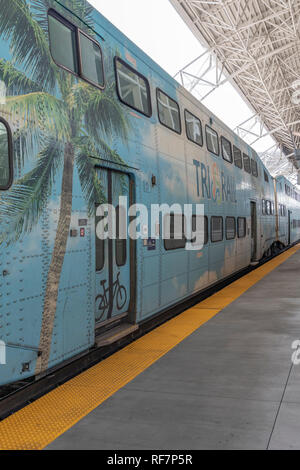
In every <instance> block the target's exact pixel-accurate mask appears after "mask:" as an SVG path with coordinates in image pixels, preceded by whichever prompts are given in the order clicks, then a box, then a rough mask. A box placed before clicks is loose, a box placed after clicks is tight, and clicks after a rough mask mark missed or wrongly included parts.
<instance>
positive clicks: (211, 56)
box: [170, 0, 300, 168]
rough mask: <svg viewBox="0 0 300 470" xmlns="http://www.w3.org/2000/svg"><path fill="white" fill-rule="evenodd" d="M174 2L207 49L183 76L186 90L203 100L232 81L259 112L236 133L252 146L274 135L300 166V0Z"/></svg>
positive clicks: (239, 127)
mask: <svg viewBox="0 0 300 470" xmlns="http://www.w3.org/2000/svg"><path fill="white" fill-rule="evenodd" d="M170 2H171V3H172V4H173V6H174V7H175V8H176V10H177V11H178V13H179V14H180V15H181V17H182V18H183V19H184V21H185V22H186V23H187V25H188V26H189V28H190V29H191V31H192V32H193V33H194V34H195V36H196V37H197V38H198V39H199V41H200V43H201V44H202V46H203V48H204V49H203V52H202V54H201V55H199V57H197V59H195V60H194V61H193V62H191V63H190V64H188V65H187V66H186V67H185V68H184V69H182V70H181V71H180V72H179V74H178V76H179V77H180V79H181V82H182V84H183V86H185V87H186V88H187V89H189V90H190V91H192V92H193V93H194V94H195V95H196V96H197V97H198V98H199V99H200V100H203V99H204V98H206V97H207V96H208V95H209V94H210V93H212V92H213V91H214V90H215V89H216V88H218V87H220V86H221V85H223V84H225V83H226V82H228V81H229V82H230V83H232V84H233V85H234V86H235V88H236V89H237V90H238V92H239V94H240V95H241V96H242V98H243V99H244V100H245V101H246V102H247V103H248V105H249V106H250V108H251V109H252V111H253V116H251V118H249V120H247V121H246V122H244V123H242V124H241V125H240V126H238V127H237V128H236V131H237V132H238V133H239V134H240V135H241V136H243V137H245V136H247V139H246V140H248V141H249V138H250V139H252V141H251V142H249V143H252V144H253V143H255V142H257V140H258V139H262V138H263V137H265V136H267V135H269V136H271V137H273V138H274V140H275V142H276V143H277V144H278V147H279V148H280V149H281V153H282V154H283V155H286V156H288V166H292V165H291V162H292V164H294V166H295V168H299V163H298V161H297V158H296V157H294V156H295V150H296V149H299V148H300V108H299V106H300V0H170ZM251 133H252V134H251ZM276 155H277V157H278V153H276ZM273 157H274V155H273ZM277 157H276V158H277ZM283 158H284V157H283Z"/></svg>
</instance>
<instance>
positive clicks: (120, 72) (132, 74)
mask: <svg viewBox="0 0 300 470" xmlns="http://www.w3.org/2000/svg"><path fill="white" fill-rule="evenodd" d="M116 74H117V89H118V95H119V98H120V100H121V101H122V102H123V103H124V104H127V106H130V107H131V108H133V109H135V110H136V111H139V112H140V113H142V114H145V116H148V117H150V116H151V114H152V110H151V97H150V87H149V83H148V80H147V79H146V78H145V77H143V75H141V74H140V73H138V72H137V71H136V70H134V69H133V68H132V67H130V66H129V65H128V64H126V63H125V62H123V61H122V60H121V59H116Z"/></svg>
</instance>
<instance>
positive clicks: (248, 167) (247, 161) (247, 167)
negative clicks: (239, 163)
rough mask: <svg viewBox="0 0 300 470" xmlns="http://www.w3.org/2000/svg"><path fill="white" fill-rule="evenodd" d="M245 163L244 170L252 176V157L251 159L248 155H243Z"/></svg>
mask: <svg viewBox="0 0 300 470" xmlns="http://www.w3.org/2000/svg"><path fill="white" fill-rule="evenodd" d="M243 161H244V170H245V171H246V172H247V173H250V174H251V163H250V157H249V156H248V155H247V154H246V153H244V154H243Z"/></svg>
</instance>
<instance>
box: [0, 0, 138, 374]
mask: <svg viewBox="0 0 300 470" xmlns="http://www.w3.org/2000/svg"><path fill="white" fill-rule="evenodd" d="M30 3H31V6H29V5H28V3H27V2H26V0H10V2H9V8H7V0H0V11H1V15H0V32H1V36H2V38H3V39H6V40H7V41H9V44H10V50H11V55H12V57H13V60H12V62H7V61H4V60H0V80H2V81H4V82H5V85H6V87H7V98H6V102H5V104H4V105H3V106H1V105H0V112H1V113H4V115H5V114H7V115H8V116H9V118H10V122H12V123H13V124H14V125H15V129H14V141H15V148H18V149H19V151H17V152H15V153H16V155H15V167H16V168H18V169H20V170H21V169H22V168H23V166H24V164H25V163H26V160H27V159H28V158H29V156H31V157H30V158H31V159H32V155H35V156H36V158H35V161H36V164H35V166H34V167H33V169H32V170H31V171H30V172H29V173H27V174H25V176H23V177H21V178H20V179H19V180H17V181H16V182H15V183H14V186H13V187H12V189H11V190H10V191H9V192H8V193H6V194H4V195H3V196H2V198H1V200H0V205H1V218H2V220H4V219H5V221H6V223H7V222H9V230H7V233H5V234H3V235H2V239H0V245H1V243H12V242H15V241H16V240H18V239H19V238H20V237H21V236H23V235H24V234H26V233H29V232H30V231H31V230H32V229H33V227H34V226H36V224H37V223H38V221H39V218H40V216H41V215H42V213H43V211H44V209H45V207H46V205H47V203H48V202H49V198H50V196H51V192H52V186H53V183H54V181H55V178H56V175H58V174H59V172H61V171H62V188H61V199H60V214H59V220H58V226H57V232H56V239H55V244H54V249H53V255H52V260H51V264H50V268H49V272H48V279H47V284H46V291H45V299H44V310H43V320H42V328H41V336H40V349H41V351H42V355H41V359H40V363H39V364H38V366H37V372H41V371H44V370H45V369H46V368H47V366H48V362H49V356H50V348H51V340H52V332H53V325H54V319H55V312H56V304H57V297H58V289H59V282H60V277H61V272H62V267H63V262H64V256H65V252H66V246H67V240H68V234H69V230H70V222H71V214H72V190H73V177H74V176H73V173H74V166H75V165H76V166H77V169H78V174H79V177H80V181H81V186H82V190H83V192H84V195H85V198H86V201H87V206H88V209H89V213H90V215H92V214H93V212H94V207H95V201H97V202H102V201H103V200H104V193H103V190H102V186H101V181H100V180H99V179H98V177H97V176H96V172H95V171H94V169H93V165H92V163H91V161H90V158H89V157H88V156H92V155H95V156H99V155H100V156H101V157H102V158H106V159H108V160H111V161H115V162H117V163H120V162H121V161H122V160H121V158H120V157H119V155H118V154H117V153H116V152H115V151H114V150H112V149H111V148H110V145H109V144H108V142H110V139H111V138H112V137H113V136H114V135H117V136H118V137H119V138H121V139H122V140H123V141H124V142H126V139H127V135H128V130H129V129H128V126H127V123H126V120H125V117H124V115H123V113H122V110H121V108H120V106H119V104H118V101H117V100H116V99H115V98H114V96H115V93H114V89H113V78H112V76H111V77H107V82H108V83H107V85H106V89H105V91H103V92H101V91H99V90H98V89H97V88H95V87H92V86H90V85H89V84H87V83H85V82H83V81H81V80H78V79H77V78H76V77H75V76H73V75H72V74H70V73H67V72H65V71H63V70H62V69H60V68H58V67H57V66H56V65H55V64H54V63H53V61H52V60H51V56H50V51H49V43H48V22H47V10H48V8H50V7H52V6H53V5H54V4H55V5H56V2H54V1H51V0H31V2H30ZM64 4H65V6H66V7H67V8H68V9H69V10H70V11H72V12H73V13H74V14H75V15H76V16H77V17H79V18H81V20H82V24H83V25H84V26H83V28H85V29H86V31H87V32H89V34H91V30H90V28H91V27H92V26H93V20H92V11H93V10H92V7H90V6H89V5H88V4H87V3H86V2H85V0H65V2H64ZM12 235H13V238H12Z"/></svg>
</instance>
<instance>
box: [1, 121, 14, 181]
mask: <svg viewBox="0 0 300 470" xmlns="http://www.w3.org/2000/svg"><path fill="white" fill-rule="evenodd" d="M11 157H12V155H11V134H10V130H9V127H8V125H7V124H6V123H5V122H4V121H1V120H0V190H4V189H8V188H9V186H10V184H11V179H12V165H11Z"/></svg>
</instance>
